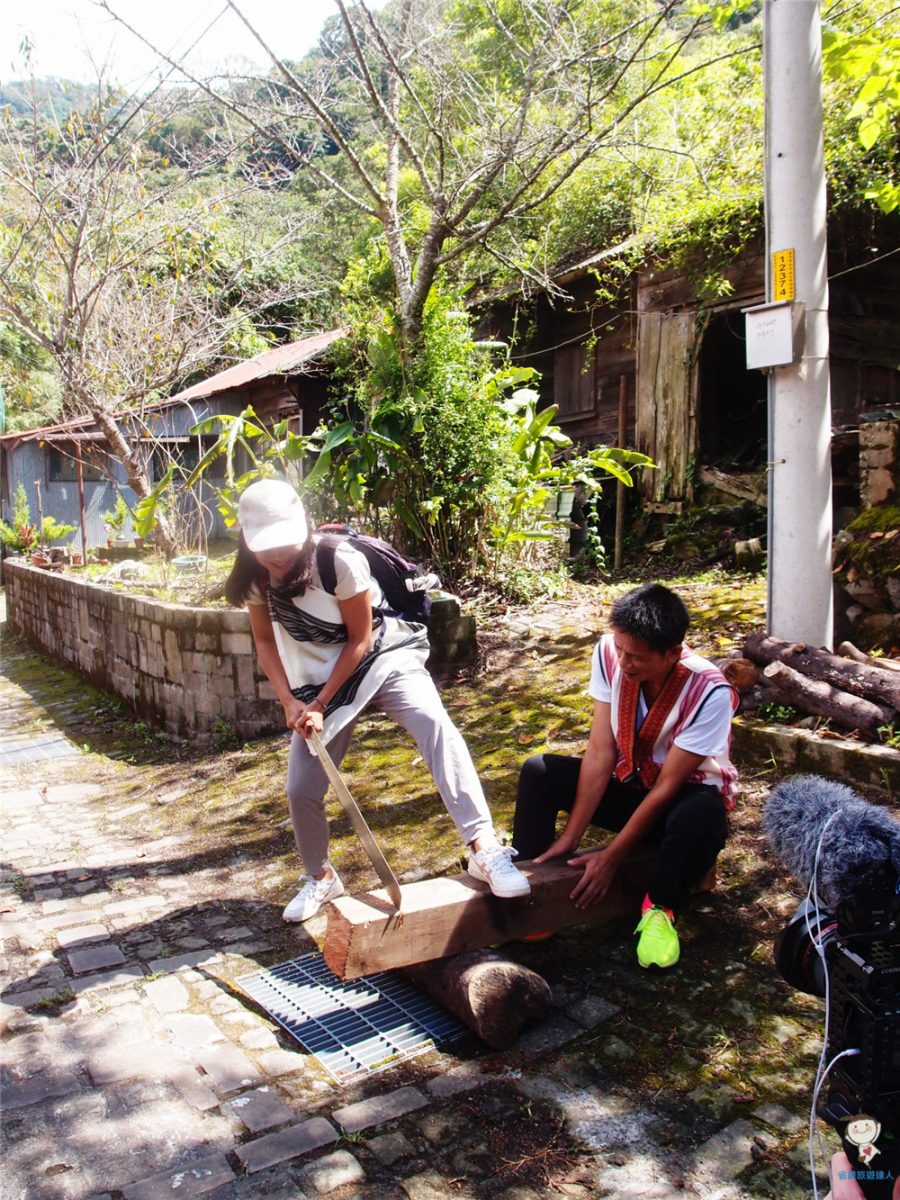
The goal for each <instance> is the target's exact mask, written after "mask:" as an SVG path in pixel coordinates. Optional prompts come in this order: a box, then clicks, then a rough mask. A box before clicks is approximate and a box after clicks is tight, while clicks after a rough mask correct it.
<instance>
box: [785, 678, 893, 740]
mask: <svg viewBox="0 0 900 1200" xmlns="http://www.w3.org/2000/svg"><path fill="white" fill-rule="evenodd" d="M763 676H764V678H765V679H767V680H769V681H771V682H773V683H774V684H775V685H776V686H777V687H778V688H779V690H780V691H781V692H783V694H784V695H785V696H787V697H788V699H789V701H790V703H791V704H793V705H794V706H795V707H796V708H800V709H802V710H803V711H804V712H806V713H813V714H814V715H816V716H820V717H828V719H829V720H831V721H833V722H834V723H835V725H839V726H840V727H841V729H856V730H859V732H860V733H864V734H865V735H866V736H867V737H870V738H872V739H873V740H874V739H876V738H877V737H878V726H879V725H887V724H888V722H889V721H890V719H891V710H890V709H889V708H886V707H883V706H882V705H879V704H872V703H871V701H869V700H863V699H861V698H860V697H859V696H851V695H850V694H849V693H848V692H842V691H839V690H838V689H837V688H834V687H831V685H830V684H827V683H821V682H819V681H818V680H815V679H810V678H808V677H807V676H806V675H801V674H800V673H799V671H794V670H792V669H791V668H790V667H789V666H786V665H785V663H783V662H771V663H769V665H768V666H767V667H766V668H765V670H764V671H763Z"/></svg>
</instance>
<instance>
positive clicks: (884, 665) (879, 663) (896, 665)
mask: <svg viewBox="0 0 900 1200" xmlns="http://www.w3.org/2000/svg"><path fill="white" fill-rule="evenodd" d="M835 654H837V655H839V656H840V657H841V658H852V659H853V661H854V662H858V663H865V665H866V666H867V667H874V668H875V669H876V670H878V671H900V662H898V661H897V659H896V658H873V657H872V656H871V654H864V653H863V651H862V650H859V649H857V647H856V646H854V645H853V643H852V642H841V644H840V645H839V646H838V647H837V648H836V649H835Z"/></svg>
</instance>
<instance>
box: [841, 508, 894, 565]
mask: <svg viewBox="0 0 900 1200" xmlns="http://www.w3.org/2000/svg"><path fill="white" fill-rule="evenodd" d="M847 533H849V534H851V535H852V537H853V541H852V542H850V543H849V544H848V545H846V546H844V547H843V548H842V549H841V551H840V554H839V560H840V561H839V562H838V567H839V570H840V573H841V575H842V576H844V577H847V576H848V574H849V572H850V570H851V569H852V570H854V571H855V572H856V574H857V575H865V576H868V577H876V578H879V577H880V578H883V577H884V576H886V575H893V574H896V573H897V572H898V571H900V504H876V505H874V506H873V507H872V508H867V509H866V510H865V512H862V513H860V515H859V516H858V517H857V518H856V519H855V520H854V521H851V522H850V524H849V525H848V526H847Z"/></svg>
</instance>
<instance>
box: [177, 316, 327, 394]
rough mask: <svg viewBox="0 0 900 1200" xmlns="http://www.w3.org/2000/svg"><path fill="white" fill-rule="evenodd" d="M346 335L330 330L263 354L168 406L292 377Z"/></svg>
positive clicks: (196, 386)
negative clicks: (278, 377) (260, 381)
mask: <svg viewBox="0 0 900 1200" xmlns="http://www.w3.org/2000/svg"><path fill="white" fill-rule="evenodd" d="M345 332H346V330H344V329H329V330H328V332H327V333H317V334H316V335H315V337H310V338H303V340H302V341H299V342H288V343H287V344H286V345H284V346H275V347H274V348H273V349H272V350H264V351H263V352H262V354H257V355H256V357H255V358H248V359H247V361H246V362H240V363H236V364H235V366H233V367H228V368H226V370H224V371H219V373H218V374H217V375H210V377H209V379H204V380H203V381H202V382H201V383H195V384H193V386H191V387H189V388H185V390H184V391H183V392H177V393H176V394H175V395H174V396H170V397H169V400H168V403H170V404H174V403H177V402H178V401H180V400H201V399H204V398H205V397H207V396H217V395H219V393H220V392H230V391H232V389H234V388H240V387H245V386H246V385H247V384H248V383H255V382H256V381H257V380H258V379H265V378H267V377H268V376H270V375H293V374H294V373H295V372H296V371H297V369H298V367H303V366H306V365H308V364H309V363H312V362H315V360H316V359H317V358H319V357H320V356H321V355H322V354H323V352H324V351H325V350H327V349H328V347H329V346H330V345H331V344H332V343H333V342H336V341H337V340H338V338H341V337H343V336H344V334H345Z"/></svg>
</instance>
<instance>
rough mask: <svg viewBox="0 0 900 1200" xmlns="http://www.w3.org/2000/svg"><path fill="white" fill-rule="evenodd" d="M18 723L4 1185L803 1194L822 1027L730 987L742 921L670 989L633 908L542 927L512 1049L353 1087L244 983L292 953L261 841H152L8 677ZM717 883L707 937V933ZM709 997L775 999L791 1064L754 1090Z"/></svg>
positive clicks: (136, 1190) (69, 1198)
mask: <svg viewBox="0 0 900 1200" xmlns="http://www.w3.org/2000/svg"><path fill="white" fill-rule="evenodd" d="M15 652H17V653H25V654H28V653H30V652H29V651H27V650H25V649H24V648H22V647H19V649H18V650H17V651H15ZM49 703H50V702H48V704H49ZM0 737H2V743H0V744H2V748H3V753H2V756H0V791H2V797H0V798H2V803H3V817H2V824H3V845H4V852H3V856H4V861H3V875H2V879H3V887H2V896H3V902H2V908H3V910H4V925H5V949H4V954H5V957H4V958H3V960H2V963H0V966H2V970H3V973H4V981H3V987H4V992H3V1003H2V1022H3V1031H4V1032H3V1036H4V1039H5V1040H4V1067H3V1117H4V1123H5V1157H4V1168H3V1172H2V1183H0V1188H2V1196H3V1197H4V1200H7V1198H8V1200H26V1198H27V1200H76V1198H77V1200H81V1198H84V1197H95V1198H99V1197H106V1198H108V1200H110V1198H116V1200H119V1198H125V1200H156V1198H157V1197H164V1196H170V1195H177V1196H179V1197H192V1196H198V1195H201V1194H202V1195H205V1196H209V1197H214V1198H216V1200H232V1198H234V1200H237V1198H238V1197H270V1196H271V1197H285V1198H288V1197H289V1198H291V1200H302V1198H303V1197H309V1198H310V1200H312V1198H313V1197H317V1196H332V1197H335V1198H337V1200H345V1198H346V1200H349V1198H350V1197H360V1198H364V1200H376V1198H378V1200H439V1198H443V1197H457V1198H463V1200H466V1198H470V1197H472V1198H480V1197H502V1200H535V1197H540V1196H550V1195H552V1196H564V1197H571V1198H572V1200H579V1198H582V1197H592V1196H616V1197H642V1198H645V1200H671V1198H672V1197H676V1196H684V1195H695V1196H703V1197H710V1198H713V1197H722V1198H723V1200H741V1198H743V1197H748V1196H762V1195H773V1196H802V1195H805V1194H808V1193H807V1191H806V1188H805V1186H804V1184H803V1183H802V1180H803V1175H802V1172H801V1169H800V1167H799V1166H796V1165H795V1164H796V1163H797V1162H799V1161H800V1160H801V1159H802V1156H803V1154H804V1153H805V1146H804V1143H803V1141H802V1138H801V1131H802V1127H803V1124H804V1119H805V1118H804V1110H803V1105H804V1097H805V1093H806V1092H807V1091H808V1086H809V1082H810V1081H811V1078H812V1070H813V1067H812V1063H813V1055H814V1053H815V1050H816V1047H815V1044H813V1045H808V1044H806V1043H808V1042H810V1040H811V1039H810V1036H809V1031H810V1028H811V1025H810V1026H807V1024H806V1023H804V1020H803V1014H802V1012H801V1013H800V1014H799V1016H797V1015H795V1016H790V1015H789V1016H785V1015H784V1009H783V1008H782V1009H781V1010H780V1011H781V1015H779V1014H777V1013H776V1012H775V1011H774V1009H775V1003H774V1001H773V1000H771V998H770V994H769V993H766V994H765V995H763V996H761V997H760V998H759V1005H760V1009H761V1011H763V1012H765V1013H766V1014H767V1015H766V1016H765V1019H763V1018H762V1017H760V1016H759V1014H758V1012H757V1011H756V1010H754V1009H752V1008H751V1007H750V1006H749V1005H748V1003H747V1001H746V1000H742V999H741V998H740V995H739V993H738V992H737V991H736V990H733V989H732V984H733V983H734V982H735V981H737V980H739V978H740V976H741V973H742V972H744V971H746V970H748V969H749V963H748V960H747V959H745V958H743V957H742V958H740V959H739V958H737V957H732V956H736V955H739V954H741V955H742V954H743V950H742V949H741V948H740V947H738V948H735V947H734V946H730V945H728V944H727V934H726V935H723V936H724V939H725V940H724V942H723V943H721V944H719V945H718V946H717V947H715V955H714V956H713V961H714V963H715V966H714V968H713V969H712V970H711V971H710V970H709V969H707V968H708V960H705V961H703V962H700V961H699V958H700V952H699V951H698V949H697V946H696V944H695V945H694V946H691V947H689V953H693V955H694V959H695V966H694V968H693V973H692V974H684V975H682V976H681V979H680V981H676V984H677V986H676V985H672V986H669V985H667V986H669V990H668V991H667V992H666V993H665V997H664V1001H663V1003H662V1004H660V998H659V994H658V993H654V990H653V989H654V986H655V985H654V983H653V981H652V980H648V979H647V978H646V977H643V978H641V973H640V972H639V971H638V969H637V968H636V967H635V966H634V965H633V964H632V963H631V962H630V961H628V960H627V959H626V958H625V957H624V953H625V952H624V951H623V946H627V947H628V957H629V958H630V946H631V941H632V939H631V937H630V924H629V923H623V924H621V925H620V926H618V927H616V928H614V929H613V930H612V931H611V933H610V935H609V937H608V938H607V940H605V941H604V940H602V939H601V940H600V941H599V942H595V943H593V946H594V949H593V953H592V955H590V956H586V955H585V949H584V947H585V942H584V941H583V939H582V940H579V936H578V933H577V931H576V932H573V933H571V934H565V935H562V936H560V937H559V938H557V939H555V940H553V941H551V942H547V943H542V944H540V945H539V946H536V947H535V948H534V949H533V950H530V951H529V953H530V954H531V956H532V957H531V959H530V960H527V961H530V963H531V965H533V966H535V967H536V968H537V969H538V970H541V971H542V972H543V973H544V974H545V975H546V977H547V978H548V979H549V980H550V982H551V984H552V986H553V988H554V997H555V1006H556V1007H555V1011H554V1015H553V1016H552V1018H551V1019H550V1020H549V1021H547V1022H546V1023H545V1024H543V1025H542V1026H541V1027H539V1028H537V1029H534V1030H532V1031H529V1032H528V1033H526V1035H524V1036H523V1038H522V1039H520V1041H519V1043H518V1044H517V1045H516V1047H514V1049H513V1050H511V1051H508V1052H506V1053H503V1054H497V1053H489V1052H487V1051H486V1049H485V1048H484V1047H480V1046H479V1045H477V1044H470V1043H463V1044H461V1045H459V1046H456V1047H454V1048H452V1050H448V1051H446V1052H443V1053H439V1052H437V1051H431V1052H429V1053H428V1054H427V1055H425V1056H422V1057H420V1058H418V1059H416V1060H413V1061H411V1062H408V1063H406V1064H402V1065H401V1066H399V1067H397V1068H395V1069H393V1070H392V1071H390V1072H388V1073H383V1074H380V1075H376V1076H372V1077H370V1078H368V1079H367V1080H365V1081H364V1082H363V1083H362V1084H359V1085H356V1086H354V1087H352V1088H340V1087H339V1086H338V1085H336V1084H334V1083H333V1082H332V1081H331V1080H330V1077H329V1076H328V1075H327V1074H326V1073H325V1072H324V1071H323V1070H322V1069H321V1067H320V1066H319V1065H318V1064H317V1062H316V1060H314V1059H313V1058H311V1057H310V1056H309V1055H307V1054H306V1053H305V1052H304V1051H303V1050H302V1049H301V1048H300V1047H299V1046H298V1045H297V1044H296V1043H295V1042H293V1041H292V1040H291V1039H290V1038H289V1037H288V1036H286V1035H285V1034H283V1033H282V1032H281V1031H280V1030H279V1029H278V1027H277V1026H276V1025H275V1024H274V1023H273V1022H271V1021H270V1020H268V1019H267V1018H266V1016H265V1015H264V1014H263V1013H262V1011H261V1010H259V1009H258V1008H256V1007H255V1006H253V1005H252V1004H249V1003H248V1002H245V1001H244V1000H243V999H242V997H241V995H240V993H239V991H238V990H237V989H236V988H235V987H234V986H233V981H234V979H235V978H237V977H239V976H240V975H242V974H246V973H247V972H248V971H250V970H253V969H254V968H255V967H257V966H258V965H260V964H264V965H265V964H270V963H273V962H277V961H281V960H282V959H284V958H285V957H289V955H285V954H284V953H283V950H282V951H279V948H278V947H277V946H273V942H278V940H279V939H280V938H282V937H283V929H282V926H281V922H280V917H279V913H278V910H277V908H276V907H275V906H274V905H272V904H269V903H262V902H259V901H258V900H257V899H255V898H254V897H255V896H256V895H257V889H256V888H255V886H254V880H255V877H256V876H258V872H259V871H260V869H261V868H260V865H259V864H258V863H255V862H250V863H247V862H246V861H244V860H243V859H242V858H241V856H240V855H236V856H234V858H233V860H232V861H230V862H227V863H224V864H223V863H221V862H215V863H211V864H204V863H203V861H202V860H200V861H199V862H198V858H197V856H196V853H195V852H194V851H193V850H192V849H191V848H189V846H188V844H187V835H185V834H172V835H169V836H163V837H154V838H153V839H152V840H148V839H147V837H146V835H145V834H144V833H143V824H144V821H145V817H146V814H147V812H148V808H149V801H148V800H146V799H144V800H141V799H138V800H136V801H135V800H133V799H126V800H125V801H124V802H123V800H122V799H121V798H120V796H119V794H118V793H117V790H116V788H115V787H114V786H113V785H112V784H111V783H110V780H109V777H107V775H105V774H104V771H103V770H102V769H101V766H102V756H99V755H97V754H93V755H91V756H89V761H90V762H92V763H96V764H97V778H96V781H94V782H84V773H85V772H84V766H85V756H84V755H83V754H82V752H81V751H80V749H79V748H78V747H77V746H76V745H75V744H74V743H72V742H71V741H68V740H67V739H66V737H65V736H64V734H63V733H62V732H61V730H60V728H59V727H58V726H57V724H56V722H55V719H54V713H52V712H51V711H49V708H48V707H44V706H43V705H42V704H41V703H38V702H37V701H36V700H35V699H34V698H33V697H32V696H30V695H29V694H28V693H27V692H25V691H24V690H22V689H21V688H20V687H18V686H17V685H15V684H13V683H12V682H11V681H10V680H9V679H2V680H0ZM76 766H77V768H78V769H77V770H76V769H75V768H76ZM129 771H130V779H131V781H132V784H133V777H134V774H135V773H136V772H139V771H140V768H139V767H131V768H129ZM73 779H74V780H77V782H72V780H73ZM132 794H133V791H132ZM189 850H190V852H189ZM710 903H711V904H712V908H707V910H706V912H707V917H706V918H705V919H706V921H707V924H706V925H705V926H702V925H698V926H697V927H696V928H695V930H694V937H695V939H697V941H700V942H702V940H703V939H707V940H709V939H713V940H714V939H715V936H716V934H715V917H716V912H717V911H718V910H717V909H716V905H717V904H720V903H722V901H720V900H716V899H713V900H712V901H711V902H710ZM697 920H698V921H699V922H701V923H702V921H703V920H704V918H703V917H702V915H701V916H700V917H698V918H697ZM302 937H303V935H302V934H299V933H298V934H296V938H297V939H302ZM311 948H312V946H311V944H310V943H309V942H308V941H302V940H297V941H296V949H295V952H296V953H300V952H303V951H305V950H308V949H311ZM751 948H752V947H748V948H746V949H751ZM707 949H709V947H708V946H707ZM763 978H766V977H765V976H763ZM765 986H766V987H769V988H770V989H771V996H776V995H781V994H782V993H783V990H784V989H782V991H781V992H778V985H777V984H776V983H774V982H771V981H769V982H767V983H766V985H765ZM719 1006H721V1007H722V1012H723V1013H724V1012H725V1010H726V1009H727V1010H728V1013H729V1014H730V1015H729V1018H728V1019H729V1020H733V1021H736V1022H738V1023H743V1024H744V1025H745V1026H746V1025H747V1024H748V1023H755V1022H759V1023H760V1037H762V1032H763V1024H765V1032H766V1037H767V1038H768V1043H767V1044H768V1045H769V1046H771V1047H775V1048H776V1050H778V1049H779V1048H784V1047H790V1048H791V1049H792V1052H793V1054H794V1059H795V1061H796V1056H797V1055H798V1054H799V1055H800V1056H801V1059H802V1062H803V1066H802V1068H801V1069H800V1071H799V1072H798V1070H797V1069H796V1067H794V1068H793V1069H792V1073H788V1074H785V1073H784V1072H783V1071H781V1067H782V1064H781V1063H780V1061H779V1054H778V1053H775V1052H770V1053H769V1054H768V1055H763V1056H762V1061H757V1062H755V1063H754V1065H753V1066H752V1067H749V1066H748V1075H747V1083H746V1088H745V1093H746V1094H742V1093H741V1092H740V1091H739V1090H738V1088H737V1087H736V1086H734V1085H733V1084H729V1085H725V1084H722V1085H718V1084H717V1083H716V1073H715V1072H716V1066H715V1062H716V1056H717V1055H719V1054H721V1056H722V1059H721V1061H722V1062H723V1063H724V1062H727V1061H728V1055H729V1054H730V1053H732V1052H733V1049H734V1046H733V1044H730V1043H731V1038H730V1035H729V1034H728V1032H727V1028H726V1026H725V1025H724V1024H723V1020H724V1018H723V1019H722V1020H720V1019H719V1017H718V1015H715V1014H717V1013H718V1009H719ZM770 1009H771V1010H772V1011H769V1010H770ZM676 1033H677V1035H678V1036H677V1038H676V1037H675V1034H676ZM471 1042H472V1043H474V1039H472V1040H471ZM798 1047H799V1049H798ZM784 1053H786V1051H784ZM645 1056H650V1057H651V1058H652V1059H653V1061H654V1062H655V1063H656V1064H658V1065H657V1067H656V1068H654V1069H655V1070H656V1071H657V1074H656V1075H655V1076H651V1077H650V1082H651V1084H652V1085H653V1088H652V1090H648V1087H647V1076H646V1072H644V1073H643V1074H642V1076H641V1078H642V1084H641V1087H640V1088H637V1087H635V1086H633V1084H632V1083H631V1082H630V1079H631V1077H632V1073H633V1071H634V1069H635V1068H636V1067H640V1066H641V1062H642V1059H643V1058H644V1057H645ZM804 1056H805V1057H804ZM701 1059H702V1061H703V1063H704V1064H706V1066H709V1065H710V1063H712V1066H711V1071H710V1072H707V1073H706V1074H705V1075H703V1074H701V1073H700V1071H699V1064H700V1061H701ZM692 1072H693V1073H692ZM807 1072H808V1075H807ZM685 1081H687V1082H685ZM687 1089H690V1090H689V1091H688V1090H687Z"/></svg>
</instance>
